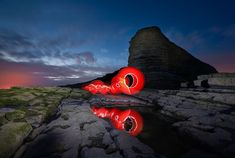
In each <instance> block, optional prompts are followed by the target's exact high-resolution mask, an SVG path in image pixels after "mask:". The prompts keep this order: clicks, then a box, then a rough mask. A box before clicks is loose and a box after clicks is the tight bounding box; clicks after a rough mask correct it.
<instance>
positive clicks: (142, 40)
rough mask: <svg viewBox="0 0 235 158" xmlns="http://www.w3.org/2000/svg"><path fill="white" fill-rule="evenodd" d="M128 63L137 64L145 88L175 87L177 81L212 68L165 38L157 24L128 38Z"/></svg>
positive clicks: (189, 78) (208, 72) (209, 71)
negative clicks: (142, 75)
mask: <svg viewBox="0 0 235 158" xmlns="http://www.w3.org/2000/svg"><path fill="white" fill-rule="evenodd" d="M129 53H130V54H129V59H128V65H129V66H135V67H137V68H139V69H140V70H141V71H142V72H143V73H144V74H145V78H146V87H147V88H157V89H168V88H178V87H179V85H180V82H182V81H191V80H194V79H196V77H197V76H198V75H202V74H210V73H216V72H217V71H216V69H215V68H214V67H212V66H210V65H208V64H206V63H204V62H202V61H200V60H198V59H197V58H195V57H193V56H192V55H191V54H189V53H188V52H187V51H186V50H184V49H182V48H180V47H179V46H177V45H175V44H174V43H172V42H171V41H169V40H168V39H167V37H166V36H164V34H163V33H162V32H161V30H160V29H159V28H158V27H148V28H143V29H141V30H139V31H137V33H136V34H135V36H134V37H133V38H132V39H131V41H130V47H129Z"/></svg>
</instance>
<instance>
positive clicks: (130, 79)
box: [83, 66, 144, 95]
mask: <svg viewBox="0 0 235 158" xmlns="http://www.w3.org/2000/svg"><path fill="white" fill-rule="evenodd" d="M143 87H144V75H143V73H142V72H141V71H140V70H139V69H137V68H135V67H130V66H129V67H125V68H123V69H121V70H120V71H119V72H118V74H117V75H116V76H115V77H114V78H113V79H112V81H111V85H105V84H104V83H103V82H102V81H100V80H95V81H93V82H91V83H90V84H88V85H86V86H84V87H83V89H85V90H88V91H90V92H91V93H92V94H96V93H101V94H108V93H110V94H119V93H124V94H128V95H132V94H136V93H139V92H140V91H141V90H142V89H143Z"/></svg>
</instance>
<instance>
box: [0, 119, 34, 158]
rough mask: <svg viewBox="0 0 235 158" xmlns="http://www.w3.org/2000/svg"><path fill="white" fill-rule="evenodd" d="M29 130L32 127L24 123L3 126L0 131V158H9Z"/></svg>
mask: <svg viewBox="0 0 235 158" xmlns="http://www.w3.org/2000/svg"><path fill="white" fill-rule="evenodd" d="M31 130H32V127H31V126H30V125H29V124H28V123H25V122H14V123H13V122H11V123H8V124H5V125H3V126H2V127H1V130H0V157H4V158H8V157H11V156H12V154H13V153H14V152H15V151H16V149H17V148H18V147H19V146H20V145H21V144H22V143H23V140H24V139H25V138H26V137H27V136H28V135H29V133H30V132H31Z"/></svg>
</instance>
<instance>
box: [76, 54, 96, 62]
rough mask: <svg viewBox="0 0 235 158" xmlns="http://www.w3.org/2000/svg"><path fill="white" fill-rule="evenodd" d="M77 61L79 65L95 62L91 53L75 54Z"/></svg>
mask: <svg viewBox="0 0 235 158" xmlns="http://www.w3.org/2000/svg"><path fill="white" fill-rule="evenodd" d="M77 61H78V63H79V64H81V63H88V64H91V63H94V62H95V58H94V55H93V53H91V52H82V53H79V54H77Z"/></svg>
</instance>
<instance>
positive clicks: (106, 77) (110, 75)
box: [60, 69, 121, 88]
mask: <svg viewBox="0 0 235 158" xmlns="http://www.w3.org/2000/svg"><path fill="white" fill-rule="evenodd" d="M120 70H121V69H119V70H117V71H114V72H112V73H108V74H106V75H104V76H102V77H98V78H96V79H93V80H90V81H86V82H82V83H76V84H70V85H62V86H60V87H70V88H81V87H82V86H84V85H86V84H89V83H91V82H92V81H94V80H101V81H103V82H104V83H107V84H110V83H111V80H112V78H113V77H114V76H116V75H117V74H118V72H119V71H120Z"/></svg>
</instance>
